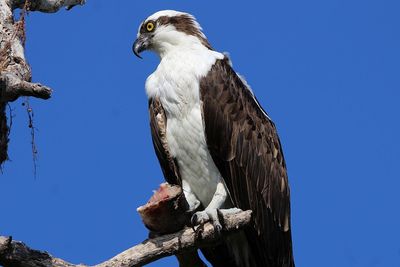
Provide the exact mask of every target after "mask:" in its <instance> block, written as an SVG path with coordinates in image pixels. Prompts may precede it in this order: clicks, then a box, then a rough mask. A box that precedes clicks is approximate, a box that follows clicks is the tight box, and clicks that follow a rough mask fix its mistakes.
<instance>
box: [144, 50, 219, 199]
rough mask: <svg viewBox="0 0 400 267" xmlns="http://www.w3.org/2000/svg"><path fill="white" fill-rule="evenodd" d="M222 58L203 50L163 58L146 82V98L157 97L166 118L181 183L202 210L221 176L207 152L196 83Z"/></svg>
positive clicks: (171, 148)
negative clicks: (183, 182)
mask: <svg viewBox="0 0 400 267" xmlns="http://www.w3.org/2000/svg"><path fill="white" fill-rule="evenodd" d="M222 58H223V55H222V54H220V53H217V52H214V51H211V50H208V49H205V48H202V49H199V50H196V51H193V49H191V50H190V51H182V50H180V51H177V52H176V53H170V54H169V55H167V56H165V57H163V59H162V60H161V62H160V64H159V66H158V67H157V70H156V71H155V72H154V73H153V74H151V75H150V76H149V77H148V79H147V81H146V92H147V95H148V97H149V98H152V97H159V99H160V101H161V103H162V105H163V108H164V110H165V112H166V116H167V141H168V145H169V149H170V150H171V153H172V155H173V156H174V157H175V158H176V159H177V161H178V165H179V170H180V172H181V176H182V179H183V180H184V181H186V183H185V184H188V185H189V187H190V188H184V190H191V191H192V192H193V193H194V194H195V195H196V196H197V198H198V199H199V200H200V201H201V202H202V204H203V205H204V206H207V205H208V203H209V202H210V201H211V198H212V196H213V194H214V192H215V189H216V186H217V183H218V182H219V181H220V179H221V176H220V173H219V171H218V169H217V168H216V166H215V164H214V162H213V160H212V158H211V155H210V154H209V152H208V149H207V144H206V140H205V136H204V126H203V120H202V115H201V108H200V98H199V80H200V78H202V77H204V76H205V75H206V74H207V73H208V71H209V70H210V69H211V66H212V65H213V64H214V63H215V61H216V60H217V59H222Z"/></svg>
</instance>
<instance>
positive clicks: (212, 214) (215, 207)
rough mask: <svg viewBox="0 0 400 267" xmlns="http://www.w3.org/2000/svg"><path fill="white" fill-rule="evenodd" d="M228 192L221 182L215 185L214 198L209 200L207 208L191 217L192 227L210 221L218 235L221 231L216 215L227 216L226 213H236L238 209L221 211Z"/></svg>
mask: <svg viewBox="0 0 400 267" xmlns="http://www.w3.org/2000/svg"><path fill="white" fill-rule="evenodd" d="M227 196H228V192H227V190H226V187H225V185H224V184H223V183H222V182H219V183H218V184H217V188H216V190H215V193H214V196H213V198H212V199H211V201H210V203H209V204H208V206H207V207H206V208H205V210H203V211H198V212H196V213H195V214H193V216H192V225H199V224H200V225H203V224H204V223H206V222H208V221H210V222H211V223H212V224H213V226H214V229H215V232H216V234H219V233H220V231H221V230H222V225H221V223H220V221H219V216H218V213H222V214H228V213H237V212H239V211H240V209H237V208H234V209H224V210H223V209H221V207H223V205H224V204H225V201H226V199H227Z"/></svg>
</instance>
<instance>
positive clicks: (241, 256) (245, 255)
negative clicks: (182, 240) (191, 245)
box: [201, 231, 258, 267]
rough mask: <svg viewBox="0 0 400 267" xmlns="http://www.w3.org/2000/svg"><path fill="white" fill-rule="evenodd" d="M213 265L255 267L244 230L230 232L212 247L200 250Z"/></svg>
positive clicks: (218, 266) (219, 266) (216, 266)
mask: <svg viewBox="0 0 400 267" xmlns="http://www.w3.org/2000/svg"><path fill="white" fill-rule="evenodd" d="M201 252H203V255H204V257H205V258H206V259H207V260H208V261H209V262H210V263H211V265H212V266H213V267H227V266H229V267H257V266H258V265H257V264H256V263H255V262H254V257H253V255H252V253H251V249H250V246H249V243H248V240H247V238H246V235H245V234H244V232H242V231H240V232H237V233H233V234H230V235H229V236H227V237H225V238H224V241H223V242H222V243H221V244H219V245H217V246H214V247H209V248H203V249H202V250H201Z"/></svg>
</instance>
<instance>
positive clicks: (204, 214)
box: [191, 208, 242, 237]
mask: <svg viewBox="0 0 400 267" xmlns="http://www.w3.org/2000/svg"><path fill="white" fill-rule="evenodd" d="M241 211H242V210H241V209H238V208H231V209H205V210H203V211H198V212H196V213H194V214H193V216H192V219H191V223H192V227H193V230H194V231H195V232H196V237H197V236H198V234H199V231H202V229H203V226H204V224H205V223H206V222H211V223H212V225H213V226H214V232H215V235H220V234H221V231H222V225H221V222H220V219H219V215H222V216H224V215H228V214H236V213H239V212H241ZM195 226H198V227H197V228H195Z"/></svg>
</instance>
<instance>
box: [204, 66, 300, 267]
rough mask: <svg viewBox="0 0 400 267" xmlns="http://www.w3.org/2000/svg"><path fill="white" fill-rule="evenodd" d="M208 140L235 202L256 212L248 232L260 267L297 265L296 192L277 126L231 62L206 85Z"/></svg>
mask: <svg viewBox="0 0 400 267" xmlns="http://www.w3.org/2000/svg"><path fill="white" fill-rule="evenodd" d="M200 98H201V101H202V107H203V120H204V126H205V133H206V140H207V144H208V147H209V150H210V153H211V156H212V158H213V160H214V162H215V164H216V166H217V167H218V169H219V171H220V173H221V175H222V177H223V178H224V180H225V183H226V185H227V187H228V189H229V192H230V195H231V198H232V200H233V202H234V204H235V205H236V206H237V207H239V208H241V209H252V210H253V212H254V213H253V214H254V223H255V229H254V230H247V234H248V235H249V238H254V239H249V240H256V242H253V244H252V245H253V249H254V251H257V252H258V253H256V254H258V255H257V258H258V262H259V263H260V266H294V263H293V257H292V244H291V233H290V202H289V197H290V192H289V187H288V182H287V173H286V165H285V161H284V157H283V153H282V149H281V145H280V141H279V138H278V135H277V132H276V129H275V125H274V124H273V122H272V121H271V120H270V119H269V118H268V117H267V116H266V113H265V112H264V111H263V110H262V108H261V107H260V105H259V103H258V102H257V100H256V99H255V98H254V96H253V94H252V93H251V92H250V91H249V89H248V88H247V87H246V85H244V84H243V82H242V80H241V79H240V78H239V77H238V76H237V75H236V73H235V72H234V71H233V70H232V68H231V67H230V66H229V64H228V62H227V61H226V60H218V61H217V62H216V63H215V64H214V66H213V67H212V68H211V70H210V71H209V73H208V74H207V76H206V77H205V78H203V79H202V80H201V82H200Z"/></svg>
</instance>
